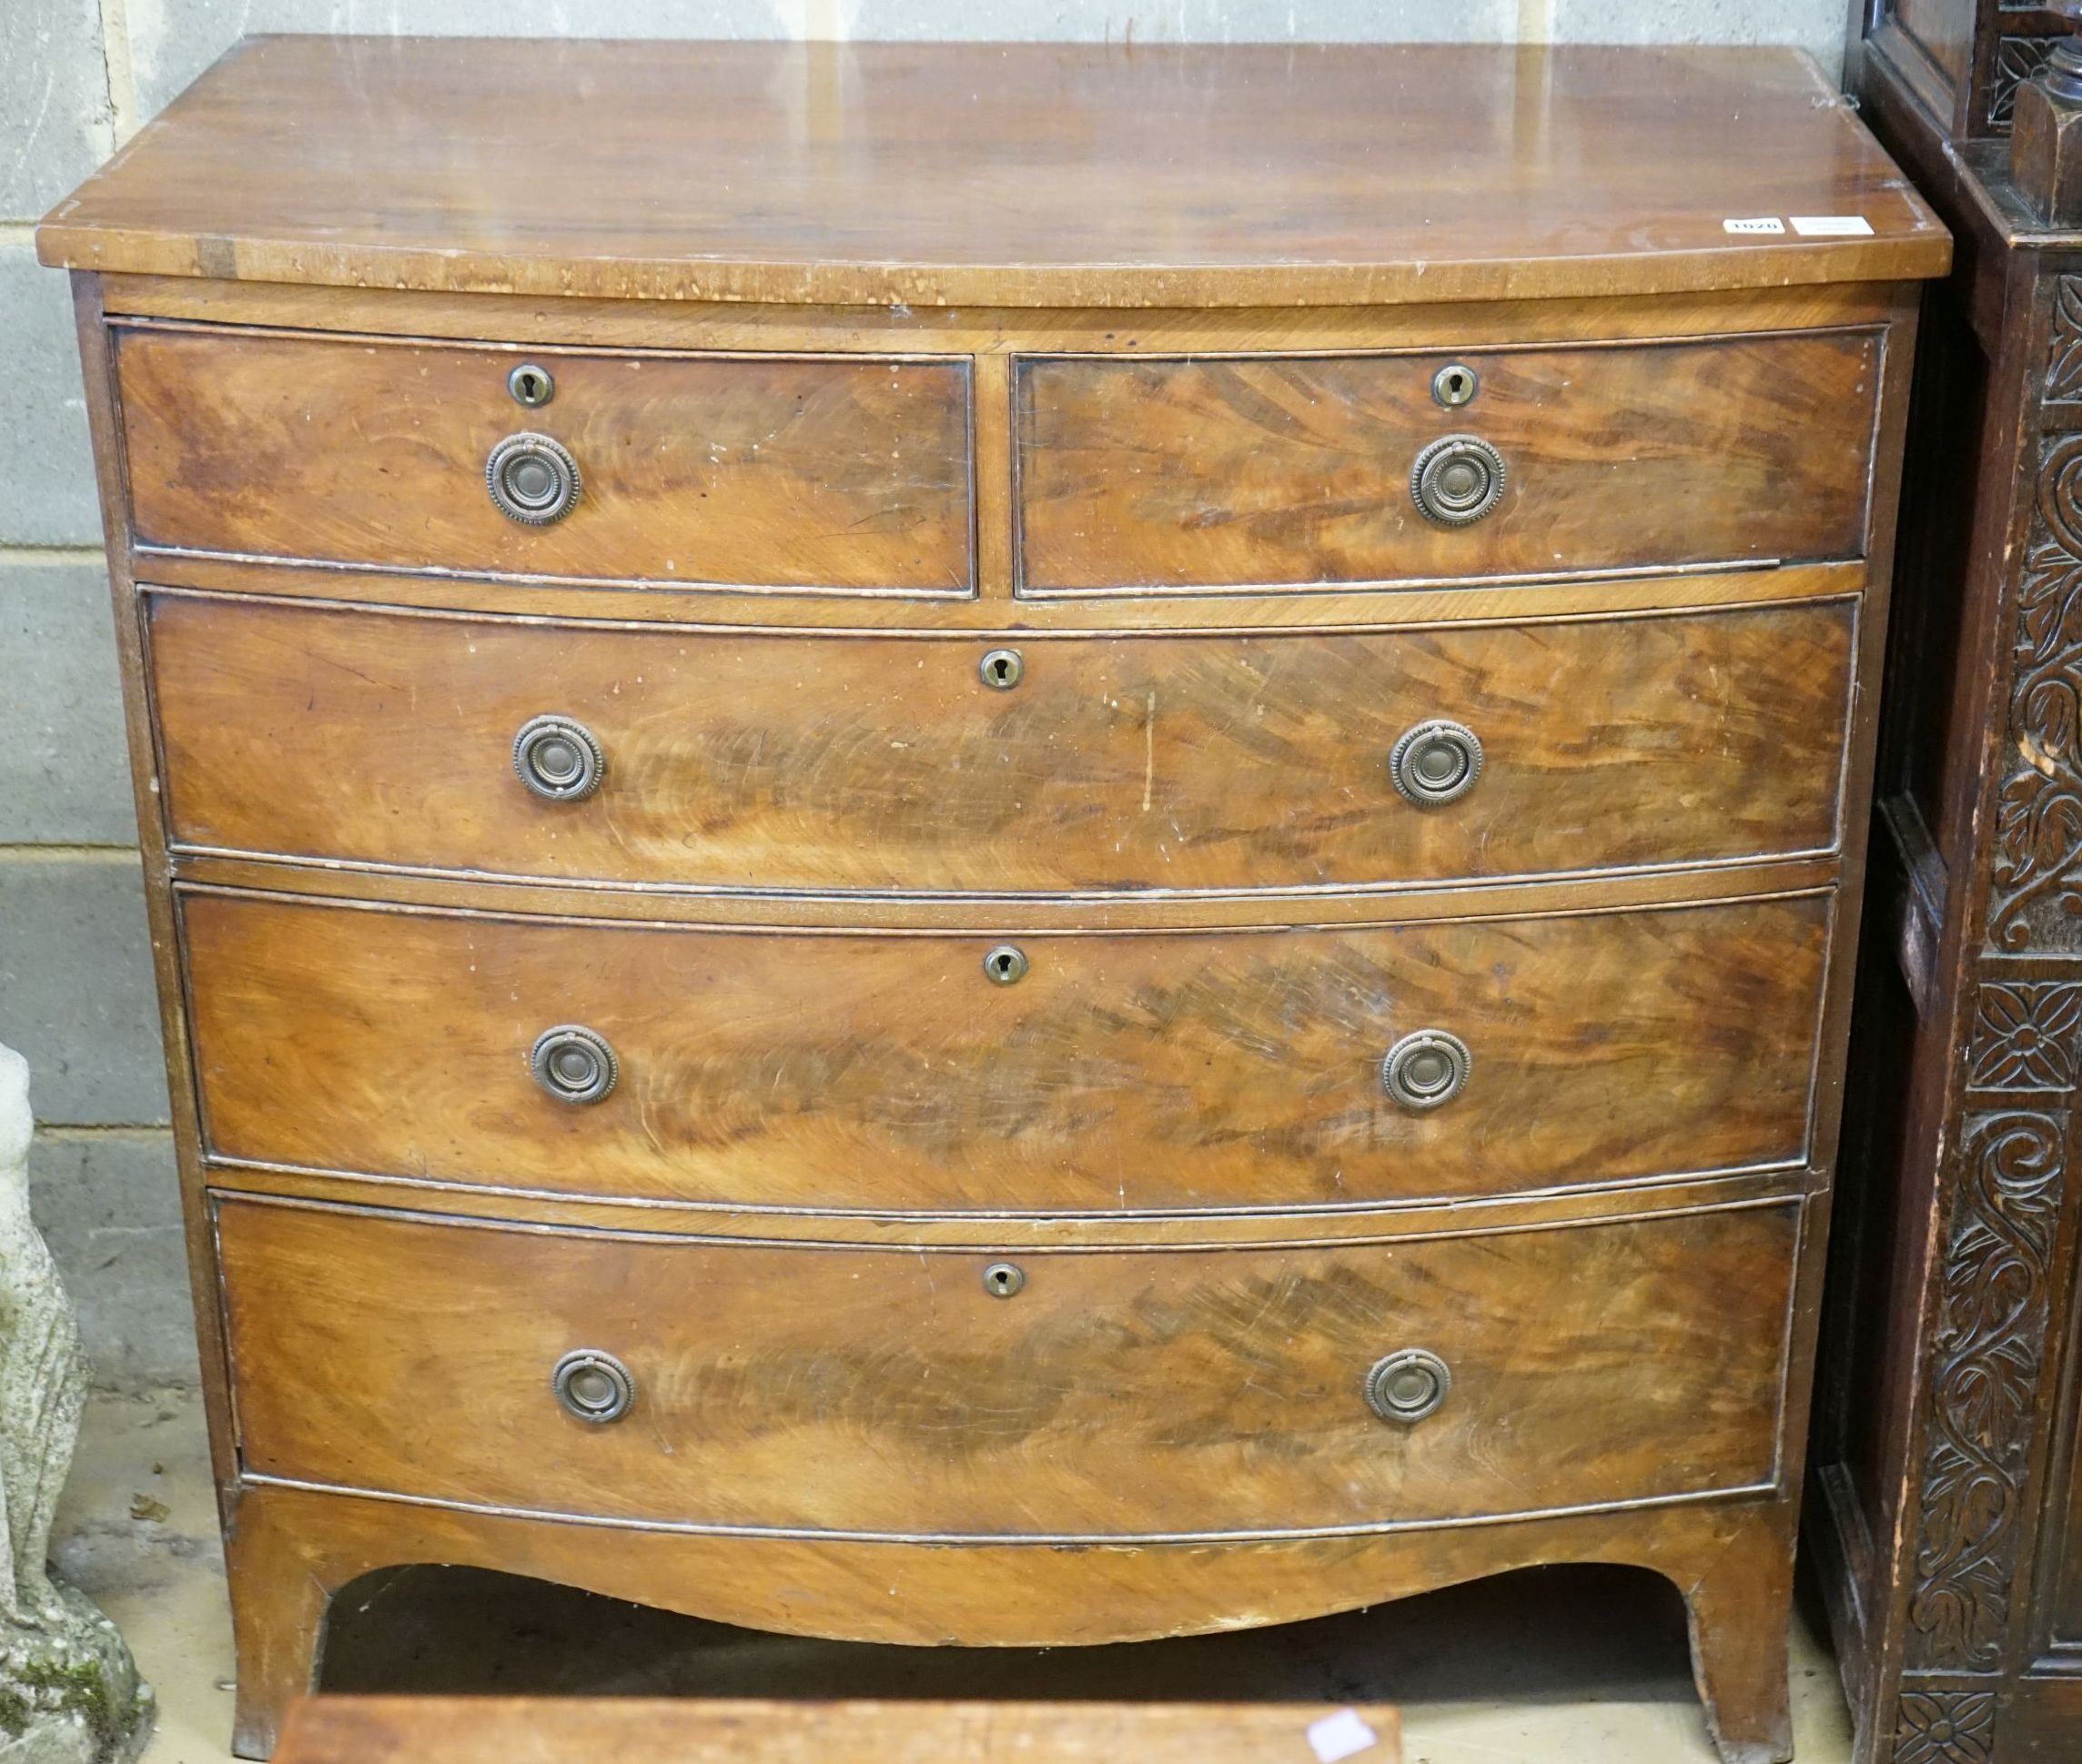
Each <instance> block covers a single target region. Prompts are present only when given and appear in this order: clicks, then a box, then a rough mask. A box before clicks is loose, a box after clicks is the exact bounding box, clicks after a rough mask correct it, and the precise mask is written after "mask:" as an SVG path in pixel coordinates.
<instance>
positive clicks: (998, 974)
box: [983, 943, 1026, 986]
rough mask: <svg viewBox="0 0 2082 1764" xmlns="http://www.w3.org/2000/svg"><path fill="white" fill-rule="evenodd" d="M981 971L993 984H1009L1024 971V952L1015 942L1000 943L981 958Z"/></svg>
mask: <svg viewBox="0 0 2082 1764" xmlns="http://www.w3.org/2000/svg"><path fill="white" fill-rule="evenodd" d="M983 971H984V973H986V974H988V975H989V976H990V978H991V981H992V982H993V983H994V984H996V985H999V986H1009V985H1011V984H1012V983H1014V982H1015V981H1016V980H1018V979H1019V978H1020V977H1021V976H1022V975H1024V974H1025V973H1026V951H1025V950H1023V949H1021V948H1020V947H1019V946H1018V945H1017V944H1016V943H1000V944H999V945H998V946H997V947H996V949H994V950H993V951H991V953H989V954H988V955H986V956H985V957H984V959H983Z"/></svg>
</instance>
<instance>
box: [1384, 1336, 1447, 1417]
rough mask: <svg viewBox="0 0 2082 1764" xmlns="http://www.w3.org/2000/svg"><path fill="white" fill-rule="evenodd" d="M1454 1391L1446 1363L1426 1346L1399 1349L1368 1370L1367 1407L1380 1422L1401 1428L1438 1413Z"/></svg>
mask: <svg viewBox="0 0 2082 1764" xmlns="http://www.w3.org/2000/svg"><path fill="white" fill-rule="evenodd" d="M1452 1388H1453V1374H1452V1371H1451V1369H1450V1367H1449V1366H1447V1364H1446V1362H1445V1361H1444V1360H1442V1359H1440V1357H1439V1356H1438V1355H1436V1354H1434V1353H1432V1352H1431V1351H1430V1349H1429V1348H1425V1347H1404V1348H1399V1349H1398V1350H1397V1351H1396V1352H1395V1353H1393V1354H1389V1355H1385V1356H1382V1357H1381V1358H1380V1359H1378V1360H1376V1361H1375V1362H1374V1363H1373V1365H1372V1366H1370V1367H1369V1368H1368V1371H1367V1375H1366V1399H1367V1406H1368V1407H1369V1408H1370V1409H1371V1410H1372V1411H1373V1412H1374V1413H1375V1414H1376V1415H1378V1416H1380V1418H1381V1419H1382V1420H1383V1421H1400V1422H1401V1423H1402V1424H1403V1425H1404V1426H1408V1425H1410V1423H1411V1422H1415V1421H1421V1420H1423V1419H1424V1417H1425V1416H1428V1415H1436V1414H1438V1412H1439V1410H1440V1407H1442V1406H1444V1404H1445V1401H1446V1397H1447V1394H1448V1393H1449V1392H1450V1391H1451V1389H1452Z"/></svg>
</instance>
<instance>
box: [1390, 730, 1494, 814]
mask: <svg viewBox="0 0 2082 1764" xmlns="http://www.w3.org/2000/svg"><path fill="white" fill-rule="evenodd" d="M1388 775H1389V779H1390V781H1391V782H1392V783H1393V784H1394V785H1395V788H1396V791H1397V792H1398V793H1399V794H1400V796H1401V797H1402V799H1403V800H1404V801H1407V802H1413V803H1415V804H1416V805H1417V806H1418V807H1419V808H1420V809H1431V808H1437V807H1438V806H1439V805H1440V804H1441V803H1445V802H1452V801H1458V800H1459V799H1460V798H1461V797H1463V796H1465V795H1466V794H1467V793H1468V792H1469V791H1471V790H1472V789H1474V787H1475V780H1476V779H1478V778H1480V777H1481V775H1482V744H1481V741H1480V740H1479V739H1478V738H1477V737H1476V734H1475V731H1473V730H1471V729H1470V728H1469V727H1468V726H1467V724H1466V723H1462V722H1452V721H1448V720H1447V719H1446V718H1443V717H1435V718H1433V719H1431V720H1430V721H1428V722H1420V723H1418V724H1416V725H1415V726H1414V727H1412V728H1410V729H1406V730H1405V731H1403V733H1402V738H1401V740H1400V741H1397V742H1396V744H1395V750H1394V751H1393V752H1391V753H1390V755H1389V756H1388Z"/></svg>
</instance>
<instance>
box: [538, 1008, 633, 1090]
mask: <svg viewBox="0 0 2082 1764" xmlns="http://www.w3.org/2000/svg"><path fill="white" fill-rule="evenodd" d="M528 1069H529V1071H530V1072H531V1073H533V1074H534V1075H535V1082H536V1083H537V1084H540V1085H541V1087H542V1089H543V1090H544V1091H545V1092H546V1093H547V1094H550V1095H551V1096H553V1097H555V1098H556V1099H557V1101H558V1102H560V1103H573V1104H579V1103H597V1102H599V1101H600V1100H601V1098H602V1097H604V1096H605V1095H606V1094H608V1093H609V1092H610V1091H611V1090H612V1089H613V1088H614V1086H615V1084H616V1082H617V1081H618V1080H619V1079H620V1078H621V1076H622V1066H621V1063H620V1062H619V1061H617V1060H616V1059H615V1057H614V1049H613V1048H611V1047H610V1046H609V1045H608V1043H607V1038H606V1037H605V1036H604V1035H600V1034H596V1033H594V1032H593V1031H592V1030H591V1029H588V1028H586V1027H585V1026H584V1024H582V1023H559V1024H558V1025H557V1026H556V1027H555V1028H554V1029H545V1030H543V1031H542V1033H541V1034H540V1035H538V1036H536V1037H535V1045H534V1046H533V1047H531V1049H529V1051H528Z"/></svg>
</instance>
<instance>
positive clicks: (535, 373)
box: [506, 361, 557, 410]
mask: <svg viewBox="0 0 2082 1764" xmlns="http://www.w3.org/2000/svg"><path fill="white" fill-rule="evenodd" d="M506 389H507V390H508V391H509V392H510V393H511V394H512V395H513V402H514V403H515V404H518V405H521V406H523V407H525V408H527V409H530V410H540V409H541V408H542V407H543V406H544V405H545V404H547V403H549V401H550V400H551V398H555V397H556V396H557V381H556V377H555V376H554V375H552V374H551V372H550V370H549V369H548V368H538V367H537V366H536V365H535V364H534V363H533V362H532V361H524V362H522V363H521V364H520V366H519V367H518V368H515V369H514V370H513V371H512V372H511V373H510V374H509V375H507V376H506Z"/></svg>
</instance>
